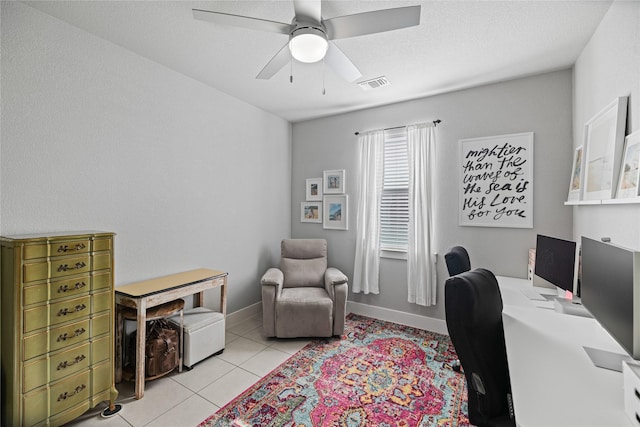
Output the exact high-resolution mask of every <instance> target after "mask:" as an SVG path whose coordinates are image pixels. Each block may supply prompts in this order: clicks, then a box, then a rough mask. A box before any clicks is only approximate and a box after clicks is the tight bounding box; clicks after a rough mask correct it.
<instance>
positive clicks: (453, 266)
mask: <svg viewBox="0 0 640 427" xmlns="http://www.w3.org/2000/svg"><path fill="white" fill-rule="evenodd" d="M444 260H445V262H446V263H447V270H449V276H455V275H456V274H460V273H464V272H465V271H469V270H471V260H470V259H469V253H468V252H467V250H466V249H465V248H463V247H462V246H454V247H452V248H451V249H449V252H447V253H446V254H444ZM451 369H453V370H454V371H456V372H460V361H459V360H454V361H453V362H452V363H451Z"/></svg>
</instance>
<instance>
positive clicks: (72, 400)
mask: <svg viewBox="0 0 640 427" xmlns="http://www.w3.org/2000/svg"><path fill="white" fill-rule="evenodd" d="M90 394H91V372H90V371H89V370H85V371H84V372H81V373H79V374H76V375H74V376H72V377H69V378H67V379H65V380H63V381H59V382H57V383H55V385H52V386H51V394H50V396H49V402H50V408H51V411H50V415H55V414H57V413H59V412H62V411H64V410H65V409H69V408H71V407H72V406H74V405H77V404H78V403H80V402H82V401H83V400H87V399H88V398H89V395H90Z"/></svg>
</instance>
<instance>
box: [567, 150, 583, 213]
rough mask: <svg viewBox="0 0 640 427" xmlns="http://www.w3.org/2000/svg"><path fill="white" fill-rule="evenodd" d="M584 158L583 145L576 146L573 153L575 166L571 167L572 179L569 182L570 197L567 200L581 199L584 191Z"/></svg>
mask: <svg viewBox="0 0 640 427" xmlns="http://www.w3.org/2000/svg"><path fill="white" fill-rule="evenodd" d="M582 158H583V146H582V145H581V146H579V147H578V148H576V151H575V152H574V153H573V167H572V168H571V181H570V182H569V197H568V198H567V200H580V199H581V191H582Z"/></svg>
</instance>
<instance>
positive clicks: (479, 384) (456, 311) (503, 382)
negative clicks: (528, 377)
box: [444, 268, 511, 426]
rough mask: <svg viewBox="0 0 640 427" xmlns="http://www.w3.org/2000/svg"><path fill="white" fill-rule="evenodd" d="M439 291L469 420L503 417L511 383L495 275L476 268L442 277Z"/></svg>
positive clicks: (485, 421)
mask: <svg viewBox="0 0 640 427" xmlns="http://www.w3.org/2000/svg"><path fill="white" fill-rule="evenodd" d="M444 291H445V315H446V320H447V329H448V330H449V335H450V337H451V341H452V342H453V346H454V347H455V349H456V353H457V355H458V358H459V359H460V363H461V364H462V369H463V370H464V375H465V378H466V380H467V386H468V396H469V401H468V408H469V421H471V423H472V424H475V425H479V426H483V425H494V424H493V423H492V422H491V420H492V419H496V418H504V417H505V416H506V417H507V418H506V419H507V420H509V414H510V412H511V411H510V404H509V399H510V393H511V383H510V381H509V368H508V366H507V352H506V348H505V343H504V329H503V326H502V296H501V295H500V289H499V288H498V282H497V280H496V278H495V276H494V275H493V273H492V272H490V271H489V270H486V269H483V268H476V269H474V270H471V271H468V272H464V273H460V274H458V275H456V276H452V277H450V278H449V279H447V281H446V283H445V289H444Z"/></svg>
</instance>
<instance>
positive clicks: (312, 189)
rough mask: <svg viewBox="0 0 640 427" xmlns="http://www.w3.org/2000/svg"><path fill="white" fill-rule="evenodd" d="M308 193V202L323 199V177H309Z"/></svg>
mask: <svg viewBox="0 0 640 427" xmlns="http://www.w3.org/2000/svg"><path fill="white" fill-rule="evenodd" d="M306 195H307V197H306V200H307V202H312V201H316V200H322V178H308V179H307V185H306Z"/></svg>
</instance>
